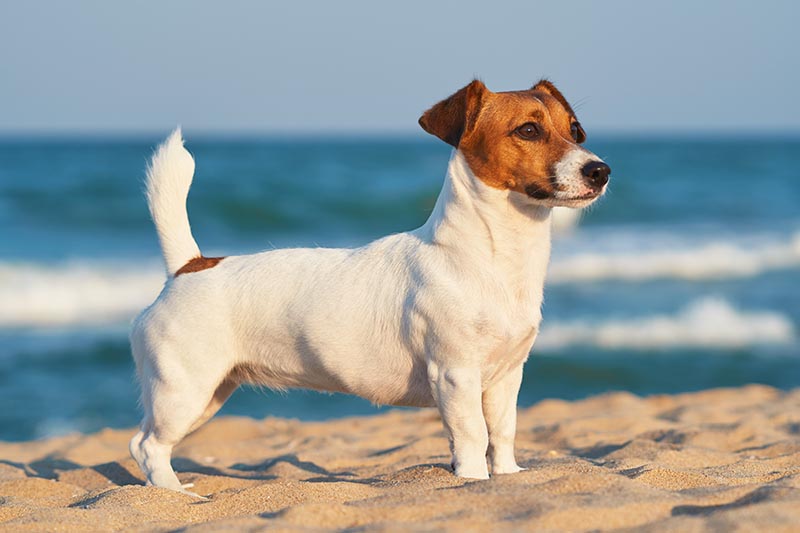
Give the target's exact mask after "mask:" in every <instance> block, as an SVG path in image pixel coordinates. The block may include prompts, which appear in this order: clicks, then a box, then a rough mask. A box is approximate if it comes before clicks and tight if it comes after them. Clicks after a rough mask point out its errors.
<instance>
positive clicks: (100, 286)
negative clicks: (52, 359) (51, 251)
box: [0, 261, 165, 328]
mask: <svg viewBox="0 0 800 533" xmlns="http://www.w3.org/2000/svg"><path fill="white" fill-rule="evenodd" d="M164 279H165V276H164V270H163V268H162V267H161V266H160V265H159V263H157V262H156V261H151V262H147V263H144V264H141V263H140V264H136V265H134V266H131V265H126V264H115V263H110V262H80V263H77V262H76V263H66V264H61V265H52V266H50V265H48V266H45V265H41V264H36V263H0V327H4V328H13V327H63V326H84V325H106V324H119V323H124V322H127V321H129V320H131V319H132V318H133V317H134V316H135V315H136V313H137V312H138V311H140V310H141V309H143V308H144V307H146V306H147V305H149V304H150V303H152V302H153V300H154V299H155V297H156V296H157V295H158V293H159V291H160V290H161V287H162V286H163V284H164Z"/></svg>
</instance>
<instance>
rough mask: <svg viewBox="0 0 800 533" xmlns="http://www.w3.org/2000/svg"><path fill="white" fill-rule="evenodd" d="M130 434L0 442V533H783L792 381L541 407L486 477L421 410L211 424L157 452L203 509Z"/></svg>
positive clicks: (797, 437) (793, 455)
mask: <svg viewBox="0 0 800 533" xmlns="http://www.w3.org/2000/svg"><path fill="white" fill-rule="evenodd" d="M132 433H133V430H105V431H101V432H100V433H97V434H94V435H71V436H66V437H60V438H55V439H50V440H44V441H34V442H26V443H0V530H8V531H111V530H123V531H124V530H129V531H168V530H174V529H176V528H188V529H189V530H191V531H228V530H238V531H241V530H249V531H253V530H256V531H257V530H270V531H297V530H309V529H311V530H320V529H348V528H355V529H357V530H359V531H360V530H401V529H402V530H408V529H415V530H425V531H432V530H455V531H488V530H492V531H498V530H499V531H502V530H514V531H519V530H535V531H542V530H570V531H585V530H611V529H617V528H638V529H640V530H644V531H648V530H654V531H655V530H658V531H681V532H684V531H689V532H691V531H709V530H715V531H732V530H736V529H740V530H760V531H764V532H767V531H769V532H773V531H800V389H798V390H795V391H793V392H789V393H784V392H780V391H778V390H775V389H772V388H769V387H762V386H749V387H744V388H740V389H717V390H709V391H704V392H699V393H692V394H682V395H677V396H652V397H648V398H639V397H637V396H634V395H631V394H626V393H615V394H606V395H603V396H598V397H595V398H590V399H587V400H583V401H578V402H565V401H559V400H546V401H543V402H540V403H538V404H537V405H535V406H533V407H531V408H528V409H524V410H521V411H520V419H519V429H518V434H517V448H518V452H517V458H518V460H519V462H520V464H521V465H522V466H524V467H526V468H527V470H526V471H524V472H521V473H519V474H513V475H504V476H497V477H496V478H493V479H491V480H488V481H467V480H462V479H458V478H456V477H454V476H453V475H452V474H451V472H450V467H449V462H450V457H449V455H448V445H447V440H446V438H445V436H444V433H443V430H442V427H441V423H440V421H439V417H438V415H437V413H436V412H435V411H432V410H421V411H394V412H391V413H388V414H384V415H378V416H373V417H364V418H349V419H342V420H336V421H332V422H322V423H311V422H306V423H302V422H297V421H293V420H281V419H266V420H260V421H259V420H251V419H247V418H238V417H225V418H220V419H217V420H214V421H212V422H211V423H210V424H208V425H207V426H206V427H204V428H202V429H201V430H200V431H198V432H197V433H196V434H194V435H192V436H191V437H190V438H188V439H187V440H186V441H185V442H183V443H182V444H181V445H180V446H179V447H178V448H177V449H176V451H175V454H174V459H173V465H174V466H175V469H176V470H177V471H178V476H179V477H180V479H181V481H183V482H184V483H194V487H193V488H192V489H191V490H193V491H195V492H198V493H200V494H203V495H206V496H207V497H208V499H207V500H206V501H198V500H196V499H193V498H191V497H188V496H184V495H181V494H177V493H174V492H171V491H169V490H164V489H158V488H153V487H145V486H143V484H142V475H141V473H140V472H139V469H138V468H137V466H136V464H135V463H134V462H133V461H132V460H131V459H130V458H129V457H128V452H127V442H128V439H129V438H130V436H131V435H132Z"/></svg>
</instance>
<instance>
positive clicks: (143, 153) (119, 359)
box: [0, 132, 800, 440]
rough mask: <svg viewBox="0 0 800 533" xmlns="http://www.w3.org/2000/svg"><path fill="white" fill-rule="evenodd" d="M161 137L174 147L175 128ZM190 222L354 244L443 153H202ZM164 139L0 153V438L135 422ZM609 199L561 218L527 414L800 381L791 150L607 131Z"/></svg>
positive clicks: (407, 197)
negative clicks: (611, 394) (149, 196)
mask: <svg viewBox="0 0 800 533" xmlns="http://www.w3.org/2000/svg"><path fill="white" fill-rule="evenodd" d="M165 135H166V132H165ZM187 137H188V140H187V147H188V148H189V150H190V151H191V152H192V153H193V154H194V156H195V159H196V161H197V171H196V175H195V180H194V185H193V187H192V191H191V194H190V196H189V213H190V218H191V221H192V226H193V230H194V235H195V237H196V239H197V241H198V243H199V244H200V247H201V249H202V250H203V251H204V253H205V254H206V255H232V254H239V253H247V252H255V251H260V250H265V249H271V248H274V247H283V246H357V245H360V244H363V243H366V242H368V241H370V240H371V239H374V238H376V237H379V236H382V235H385V234H388V233H392V232H399V231H405V230H408V229H412V228H415V227H417V226H419V225H420V224H422V223H423V222H424V221H425V219H426V218H427V216H428V213H429V212H430V210H431V208H432V207H433V204H434V202H435V199H436V196H437V194H438V192H439V189H440V186H441V183H442V179H443V176H444V171H445V167H446V164H447V160H448V157H449V149H448V147H447V146H445V145H444V144H442V143H440V142H438V141H436V140H435V139H433V138H430V139H428V138H421V137H409V138H390V137H385V138H381V137H378V138H368V137H363V138H357V137H331V138H308V137H297V138H280V139H278V138H255V137H254V138H211V137H203V136H193V135H192V133H191V132H187ZM158 142H159V139H157V138H156V137H152V138H145V137H136V138H129V139H125V138H118V137H117V138H111V139H99V138H89V137H71V138H61V139H44V138H39V139H15V138H8V137H6V138H3V139H0V406H2V409H0V440H25V439H32V438H41V437H48V436H53V435H60V434H65V433H69V432H75V431H80V432H91V431H96V430H99V429H101V428H104V427H129V426H134V425H135V424H137V423H138V421H139V417H140V411H139V407H138V405H137V395H138V391H137V385H136V381H135V378H134V368H133V363H132V361H131V357H130V350H129V347H128V342H127V332H128V324H129V322H130V320H131V319H132V317H133V316H135V314H136V313H137V312H138V311H139V310H140V309H141V308H143V307H144V306H146V305H148V304H149V303H150V302H151V301H152V300H153V299H154V298H155V296H156V295H157V294H158V292H159V290H160V287H161V285H162V284H163V281H164V275H163V267H162V264H161V259H160V255H159V250H158V244H157V241H156V237H155V232H154V229H153V227H152V224H151V223H150V221H149V219H148V214H147V208H146V205H145V201H144V197H143V195H142V180H143V175H144V167H145V164H146V161H147V158H148V157H149V155H150V154H151V153H152V150H153V148H154V146H155V144H156V143H158ZM587 146H588V148H589V149H591V150H593V151H594V152H596V153H597V154H598V155H600V156H601V157H603V158H604V159H605V160H606V161H607V162H608V163H609V164H610V165H611V167H612V169H613V172H612V179H611V185H610V190H609V192H608V193H607V195H606V196H605V197H604V198H603V199H602V200H601V201H600V202H598V203H597V204H596V205H595V206H593V207H591V208H590V209H589V210H587V211H585V212H582V213H570V212H568V211H563V212H561V213H559V214H558V231H557V233H556V235H555V237H554V243H553V259H552V262H551V266H550V273H549V280H548V284H547V286H546V289H545V304H544V317H545V318H544V322H543V324H542V332H541V335H540V338H539V340H538V341H537V343H536V346H534V349H533V352H532V355H531V357H530V359H529V361H528V363H527V364H526V367H525V378H524V381H523V386H522V390H521V393H520V405H521V406H526V405H530V404H532V403H533V402H535V401H537V400H540V399H542V398H546V397H554V398H564V399H575V398H581V397H585V396H588V395H592V394H596V393H601V392H606V391H612V390H625V391H630V392H633V393H636V394H657V393H676V392H683V391H693V390H699V389H705V388H709V387H721V386H737V385H742V384H745V383H764V384H768V385H772V386H775V387H779V388H783V389H789V388H792V387H797V386H800V137H791V136H787V137H781V136H764V137H754V138H730V137H727V138H726V137H714V136H695V137H681V136H669V137H657V136H634V135H628V136H606V137H602V136H598V137H596V138H590V140H589V143H588V144H587ZM378 410H379V408H377V407H375V406H373V405H371V404H369V403H368V402H366V401H364V400H361V399H359V398H354V397H350V396H346V395H340V394H335V395H327V394H320V393H314V392H307V391H290V392H288V393H278V392H271V391H264V390H257V389H248V388H243V389H240V390H239V391H237V392H236V393H235V394H234V396H233V397H232V398H231V400H230V401H229V402H228V403H227V404H226V406H225V407H224V408H223V410H222V414H237V415H248V416H253V417H264V416H270V415H273V416H282V417H296V418H300V419H305V420H318V419H326V418H332V417H340V416H346V415H355V414H370V413H374V412H376V411H378Z"/></svg>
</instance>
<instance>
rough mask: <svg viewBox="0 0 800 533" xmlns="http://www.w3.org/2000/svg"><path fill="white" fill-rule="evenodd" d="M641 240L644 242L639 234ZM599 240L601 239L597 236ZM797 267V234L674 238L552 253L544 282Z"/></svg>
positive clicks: (741, 273)
mask: <svg viewBox="0 0 800 533" xmlns="http://www.w3.org/2000/svg"><path fill="white" fill-rule="evenodd" d="M639 238H640V239H643V238H646V237H644V236H642V235H640V236H639ZM598 240H602V238H598ZM798 267H800V232H795V233H794V234H789V235H786V236H782V237H775V236H771V237H766V238H760V239H759V238H739V239H735V238H729V239H722V238H712V239H705V240H703V239H691V238H690V239H684V241H683V242H675V240H674V239H670V240H665V242H659V238H658V236H652V237H650V242H647V243H646V244H642V245H641V246H637V245H635V244H634V245H632V246H631V245H628V249H616V250H614V249H611V250H604V251H597V250H593V251H591V252H581V251H574V252H573V253H569V254H562V255H556V256H555V257H554V258H553V261H552V263H551V265H550V270H549V275H548V282H550V283H575V282H592V281H602V280H618V281H634V282H637V281H648V280H655V279H682V280H689V281H704V280H715V279H726V278H747V277H753V276H757V275H760V274H763V273H765V272H769V271H773V270H782V269H790V268H798Z"/></svg>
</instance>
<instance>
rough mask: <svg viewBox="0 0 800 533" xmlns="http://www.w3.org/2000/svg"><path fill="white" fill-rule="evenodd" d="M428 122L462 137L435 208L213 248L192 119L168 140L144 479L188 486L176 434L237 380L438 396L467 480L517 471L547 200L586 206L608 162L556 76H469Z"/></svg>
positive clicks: (159, 210)
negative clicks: (390, 228) (389, 222)
mask: <svg viewBox="0 0 800 533" xmlns="http://www.w3.org/2000/svg"><path fill="white" fill-rule="evenodd" d="M419 124H420V125H421V126H422V128H423V129H424V130H425V131H426V132H428V133H430V134H432V135H435V136H436V137H438V138H439V139H441V140H443V141H444V142H446V143H447V144H449V145H451V146H452V147H453V152H452V156H451V158H450V161H449V165H448V168H447V173H446V176H445V179H444V185H443V187H442V191H441V193H440V195H439V197H438V200H437V202H436V204H435V207H434V208H433V211H432V213H431V215H430V217H429V218H428V220H427V222H425V224H424V225H422V226H421V227H420V228H418V229H415V230H413V231H409V232H406V233H399V234H395V235H390V236H388V237H384V238H382V239H378V240H376V241H374V242H372V243H370V244H367V245H366V246H363V247H361V248H353V249H329V248H327V249H326V248H314V249H305V248H298V249H283V250H272V251H267V252H263V253H258V254H254V255H244V256H231V257H204V256H203V255H202V254H201V252H200V249H199V248H198V246H197V243H196V242H195V240H194V237H193V236H192V233H191V229H190V226H189V219H188V214H187V211H186V198H187V195H188V192H189V187H190V185H191V182H192V177H193V174H194V160H193V158H192V156H191V155H190V154H189V152H188V151H186V149H185V148H184V146H183V139H182V136H181V132H180V129H178V130H176V131H175V132H174V133H173V134H172V135H171V136H170V137H169V138H168V139H167V140H166V141H165V142H164V144H162V145H161V146H160V147H159V148H158V149H157V150H156V153H155V154H154V156H153V158H152V161H151V163H150V165H149V167H148V170H147V181H146V194H147V200H148V206H149V209H150V213H151V215H152V218H153V222H154V224H155V227H156V231H157V233H158V238H159V241H160V245H161V250H162V252H163V255H164V260H165V263H166V268H167V281H166V283H165V285H164V288H163V290H162V291H161V294H160V295H159V296H158V298H157V299H156V301H155V302H154V303H153V304H152V305H150V306H149V307H147V308H146V309H145V310H144V311H143V312H142V313H141V314H140V315H139V316H138V317H137V318H136V319H135V320H134V323H133V326H132V330H131V336H130V340H131V349H132V353H133V357H134V360H135V362H136V368H137V374H138V377H139V382H140V385H141V404H142V406H143V410H144V417H143V420H142V423H141V426H140V431H139V432H138V433H137V434H136V435H135V436H134V437H133V439H132V440H131V441H130V452H131V455H132V456H133V458H134V459H135V460H136V462H137V463H138V464H139V467H140V468H141V470H142V472H143V473H144V474H145V476H146V478H147V484H148V485H155V486H158V487H166V488H169V489H173V490H176V491H182V492H187V491H186V490H185V488H184V487H183V486H182V485H181V483H180V481H179V480H178V477H177V476H176V474H175V472H174V471H173V469H172V467H171V465H170V457H171V453H172V449H173V447H174V446H175V445H176V444H177V443H178V442H180V441H181V439H183V438H184V437H185V436H186V435H187V434H189V433H191V432H192V431H194V430H196V429H197V428H199V427H200V426H201V425H202V424H203V423H205V422H206V421H207V420H208V419H209V418H211V417H212V416H213V415H214V414H215V413H216V412H217V410H218V409H219V408H220V407H221V406H222V404H223V403H224V402H225V400H226V399H227V398H228V397H229V396H230V394H231V393H232V392H233V391H234V390H235V389H236V388H237V387H238V386H239V385H240V384H243V383H248V384H256V385H260V386H266V387H270V388H273V389H288V388H307V389H314V390H319V391H330V392H342V393H349V394H355V395H358V396H361V397H363V398H366V399H368V400H370V401H372V402H374V403H376V404H383V405H405V406H420V407H434V406H435V407H437V408H438V409H439V413H440V415H441V418H442V422H443V424H444V427H445V429H446V432H447V435H448V437H449V441H450V450H451V454H452V463H451V464H452V467H453V470H454V472H455V474H456V475H457V476H461V477H465V478H475V479H487V478H488V477H489V468H490V467H491V472H492V474H493V475H497V474H510V473H514V472H519V471H520V470H521V468H520V467H519V466H518V465H517V462H516V459H515V456H514V436H515V433H516V405H517V394H518V391H519V388H520V384H521V381H522V368H523V364H524V363H525V361H526V359H527V358H528V355H529V353H530V351H531V348H532V347H533V344H534V340H535V339H536V335H537V333H538V331H539V324H540V321H541V318H542V314H541V304H542V296H543V287H544V281H545V274H546V270H547V264H548V261H549V256H550V213H551V209H552V208H553V207H555V206H567V207H574V208H580V207H584V206H587V205H589V204H591V203H592V202H594V201H595V200H597V199H598V198H599V197H600V196H601V195H603V193H604V192H605V190H606V188H607V184H608V181H609V175H610V173H611V169H610V168H609V166H608V165H607V164H606V163H604V162H603V161H602V160H601V159H600V158H599V157H597V156H596V155H594V154H592V153H591V152H589V151H587V150H586V149H585V148H583V147H581V143H583V142H584V140H585V139H586V133H585V132H584V129H583V128H582V127H581V124H580V123H579V122H578V120H577V118H576V116H575V113H574V112H573V110H572V108H571V107H570V105H569V103H568V102H567V100H566V99H565V98H564V96H563V95H562V94H561V92H559V90H558V89H557V88H556V87H555V85H553V84H552V83H551V82H550V81H548V80H542V81H540V82H538V83H536V84H535V85H534V86H533V87H532V88H531V89H528V90H523V91H514V92H492V91H490V90H489V89H487V87H486V86H485V85H484V84H483V83H482V82H481V81H479V80H473V81H472V82H471V83H470V84H468V85H466V86H465V87H463V88H462V89H460V90H459V91H457V92H456V93H454V94H453V95H451V96H450V97H449V98H446V99H445V100H443V101H441V102H439V103H437V104H436V105H434V106H433V107H431V108H430V109H429V110H427V111H426V112H425V113H424V114H423V115H422V117H421V118H420V119H419ZM487 460H488V464H487ZM189 494H191V493H189ZM195 496H196V495H195Z"/></svg>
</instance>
